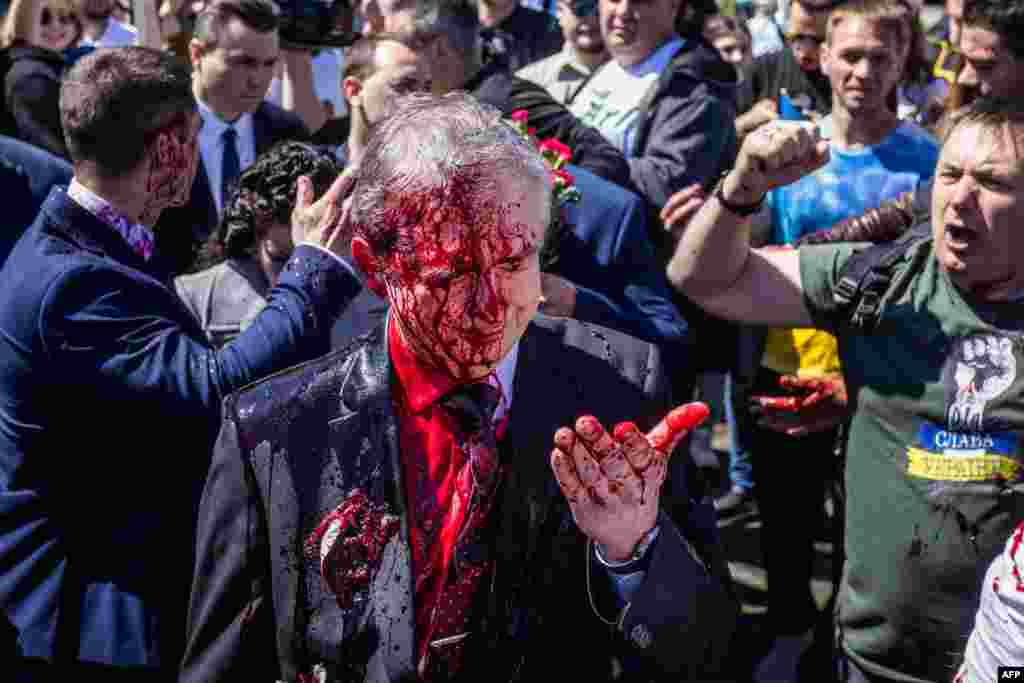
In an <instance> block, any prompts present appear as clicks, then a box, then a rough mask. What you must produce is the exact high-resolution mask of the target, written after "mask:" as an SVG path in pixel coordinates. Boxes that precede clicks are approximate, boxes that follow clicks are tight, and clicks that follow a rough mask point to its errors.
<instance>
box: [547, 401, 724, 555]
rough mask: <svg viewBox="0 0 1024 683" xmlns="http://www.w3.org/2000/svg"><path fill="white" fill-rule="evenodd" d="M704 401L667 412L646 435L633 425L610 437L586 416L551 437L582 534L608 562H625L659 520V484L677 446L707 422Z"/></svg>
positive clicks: (554, 457) (561, 480)
mask: <svg viewBox="0 0 1024 683" xmlns="http://www.w3.org/2000/svg"><path fill="white" fill-rule="evenodd" d="M708 414H709V411H708V407H707V406H706V405H704V404H703V403H687V404H685V405H682V406H679V407H678V408H676V409H674V410H673V411H672V412H670V413H669V414H668V415H667V416H665V418H664V419H663V420H662V421H661V422H659V423H658V424H657V426H655V427H654V429H652V430H651V431H650V432H648V433H647V434H646V435H645V434H642V433H641V432H640V430H639V429H638V428H637V426H636V425H635V424H633V423H632V422H623V423H620V424H619V425H617V426H616V427H615V429H614V430H613V431H612V433H608V432H607V431H605V429H604V427H603V426H602V425H601V423H600V422H599V421H598V420H597V418H595V417H592V416H590V415H586V416H584V417H581V418H580V419H578V420H577V421H576V425H575V429H570V428H568V427H563V428H561V429H559V430H558V431H557V432H556V433H555V448H554V450H553V451H552V452H551V468H552V470H554V473H555V479H557V480H558V485H559V486H560V487H561V488H562V493H563V494H565V497H566V499H567V500H568V501H569V507H570V509H572V514H573V518H574V519H575V520H576V524H577V526H579V528H580V530H581V531H582V532H583V533H584V534H586V535H587V536H588V537H589V538H591V539H592V540H593V541H595V542H596V543H600V544H601V546H602V548H603V551H604V553H605V557H606V558H607V559H608V560H611V561H621V560H624V559H627V558H629V557H630V556H631V555H632V553H633V549H634V548H635V547H636V544H637V543H639V542H640V539H642V538H643V536H644V534H646V533H647V532H648V531H650V530H651V528H653V527H654V524H655V522H656V521H657V518H658V500H659V497H660V495H661V486H662V484H664V483H665V477H666V475H667V473H668V459H669V457H670V456H671V454H672V451H673V449H675V447H676V445H677V444H678V443H679V442H680V441H681V440H682V439H683V437H685V436H686V435H687V434H688V433H689V432H690V431H691V430H693V428H694V427H696V426H697V425H699V424H700V423H702V422H703V421H704V420H706V419H707V417H708Z"/></svg>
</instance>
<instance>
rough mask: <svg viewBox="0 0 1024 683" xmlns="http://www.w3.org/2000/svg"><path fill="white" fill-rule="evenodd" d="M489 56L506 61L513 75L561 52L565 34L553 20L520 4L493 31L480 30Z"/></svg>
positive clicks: (547, 15)
mask: <svg viewBox="0 0 1024 683" xmlns="http://www.w3.org/2000/svg"><path fill="white" fill-rule="evenodd" d="M480 37H481V39H483V43H484V49H485V52H486V54H487V57H488V58H489V59H490V58H494V57H498V58H504V59H505V60H506V61H507V62H508V65H509V68H510V69H511V70H512V72H513V73H515V72H516V71H519V69H521V68H523V67H524V66H526V65H527V64H533V63H534V62H537V61H540V60H542V59H544V58H545V57H550V56H551V55H553V54H555V53H556V52H558V51H559V50H561V49H562V42H563V39H562V31H561V29H559V27H558V23H557V22H556V21H555V19H554V17H552V16H551V15H550V14H546V13H545V12H538V11H537V10H535V9H530V8H529V7H524V6H522V5H519V4H517V5H516V8H515V10H513V12H512V14H510V15H509V16H508V18H506V19H505V21H503V22H501V23H500V24H498V25H497V26H495V27H493V28H485V29H481V31H480Z"/></svg>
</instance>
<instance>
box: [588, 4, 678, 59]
mask: <svg viewBox="0 0 1024 683" xmlns="http://www.w3.org/2000/svg"><path fill="white" fill-rule="evenodd" d="M679 4H680V0H600V4H599V5H598V6H599V8H600V16H601V34H602V35H603V36H604V44H605V47H606V48H607V49H608V52H609V53H611V56H612V57H613V58H614V59H615V61H616V62H618V63H619V65H621V66H633V65H635V64H639V63H640V62H642V61H644V60H645V59H647V58H648V57H650V56H651V54H652V53H653V52H654V51H655V50H656V49H658V48H659V47H660V46H661V45H662V44H663V43H665V41H667V40H669V39H670V38H671V37H672V36H673V35H675V21H676V15H677V14H678V13H679Z"/></svg>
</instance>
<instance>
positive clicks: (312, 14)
mask: <svg viewBox="0 0 1024 683" xmlns="http://www.w3.org/2000/svg"><path fill="white" fill-rule="evenodd" d="M276 2H277V6H278V7H279V8H280V10H281V25H280V35H281V41H282V42H283V43H284V44H285V45H286V46H289V47H298V48H321V47H347V46H348V45H351V44H352V43H354V42H355V41H356V40H357V39H358V38H359V34H358V33H357V32H356V31H355V30H354V28H353V27H354V24H353V16H354V15H353V11H352V5H351V4H350V3H349V0H276Z"/></svg>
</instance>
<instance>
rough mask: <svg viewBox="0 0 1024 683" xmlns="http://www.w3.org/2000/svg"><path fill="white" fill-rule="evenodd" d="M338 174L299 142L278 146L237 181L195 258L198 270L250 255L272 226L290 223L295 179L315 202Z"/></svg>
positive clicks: (316, 151) (330, 161)
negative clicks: (306, 183)
mask: <svg viewBox="0 0 1024 683" xmlns="http://www.w3.org/2000/svg"><path fill="white" fill-rule="evenodd" d="M339 172H340V169H339V168H338V164H337V163H336V162H335V160H334V158H333V157H332V156H331V155H330V154H328V153H327V152H325V151H322V150H320V149H317V148H316V147H313V146H312V145H308V144H306V143H303V142H282V143H279V144H277V145H275V146H274V147H272V148H271V149H269V150H267V151H266V152H264V153H263V154H261V155H260V156H259V157H258V158H257V159H256V161H255V162H254V163H253V165H252V166H250V167H249V168H247V169H245V171H243V172H242V175H241V176H239V178H238V184H237V186H236V187H235V189H234V190H233V191H232V193H231V198H230V199H229V200H228V203H227V206H225V207H224V213H223V216H222V217H221V221H220V225H219V226H218V228H217V230H216V231H215V232H214V233H213V234H212V235H210V240H209V242H207V244H206V246H205V248H204V249H203V253H202V254H201V255H200V264H199V267H200V268H208V267H209V266H212V265H214V264H216V263H219V262H220V261H223V260H224V259H228V258H244V257H246V256H250V255H252V253H253V251H254V249H255V247H256V243H257V242H258V241H259V239H260V237H261V235H262V234H263V233H264V232H265V231H266V229H267V228H268V227H269V226H270V225H271V224H272V223H284V224H288V223H290V222H291V214H292V207H294V206H295V189H296V188H295V182H296V181H297V180H298V178H299V176H303V175H304V176H308V177H309V179H310V180H312V181H313V192H314V196H316V197H319V196H320V195H322V194H323V193H324V192H326V191H327V190H328V188H330V186H331V183H333V182H334V179H335V178H337V176H338V173H339Z"/></svg>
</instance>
